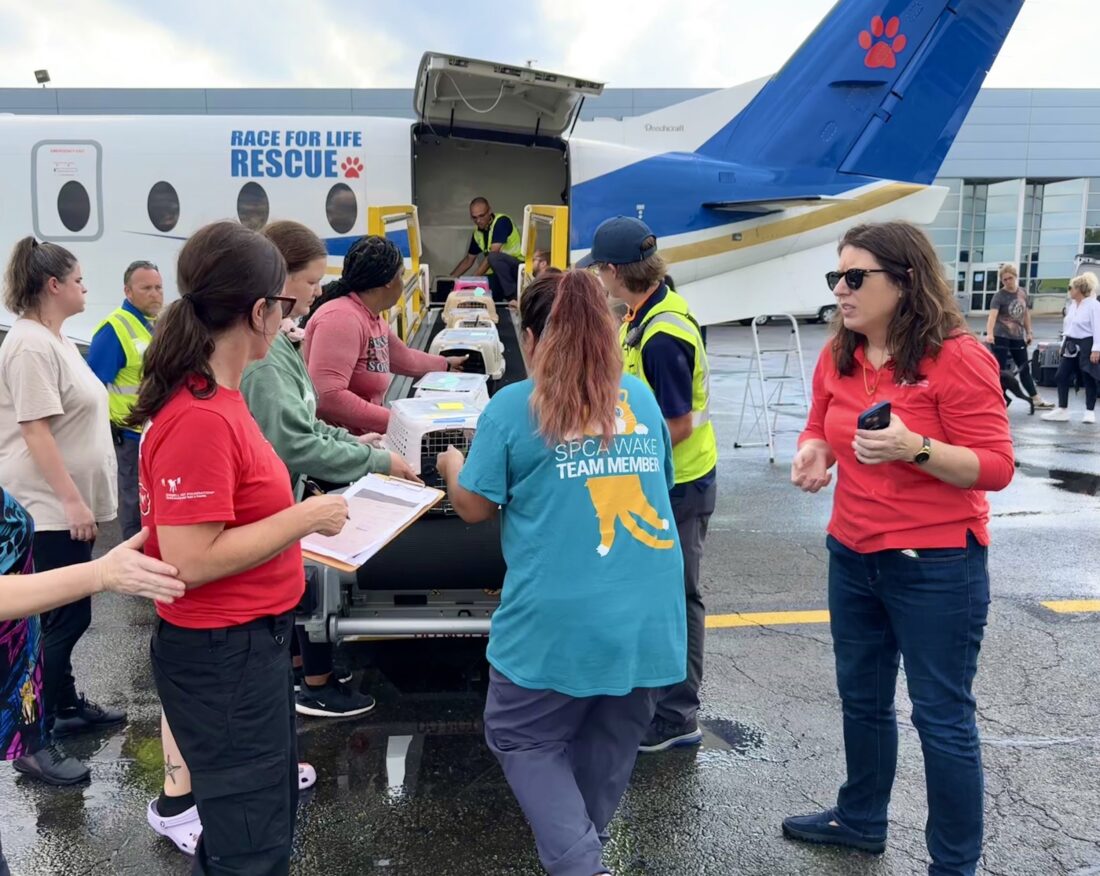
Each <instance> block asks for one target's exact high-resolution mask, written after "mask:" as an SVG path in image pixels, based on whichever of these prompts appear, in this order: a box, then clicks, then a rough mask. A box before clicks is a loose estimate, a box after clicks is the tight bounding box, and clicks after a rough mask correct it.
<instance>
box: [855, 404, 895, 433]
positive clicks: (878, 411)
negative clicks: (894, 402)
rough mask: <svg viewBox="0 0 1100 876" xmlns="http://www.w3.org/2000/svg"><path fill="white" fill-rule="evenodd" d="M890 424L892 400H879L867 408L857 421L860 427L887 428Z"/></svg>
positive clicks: (871, 428)
mask: <svg viewBox="0 0 1100 876" xmlns="http://www.w3.org/2000/svg"><path fill="white" fill-rule="evenodd" d="M889 425H890V402H888V401H884V402H879V403H878V404H877V405H875V406H874V407H870V408H867V410H865V411H864V412H863V413H862V414H860V415H859V419H858V420H857V421H856V426H857V428H860V429H869V430H875V429H885V428H886V427H887V426H889Z"/></svg>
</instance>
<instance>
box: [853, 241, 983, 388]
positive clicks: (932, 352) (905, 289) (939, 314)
mask: <svg viewBox="0 0 1100 876" xmlns="http://www.w3.org/2000/svg"><path fill="white" fill-rule="evenodd" d="M846 246H854V247H856V248H858V249H863V250H866V251H867V252H869V253H870V254H871V255H872V256H874V257H875V261H877V262H878V263H879V266H880V267H882V268H884V269H885V270H886V271H887V272H888V276H889V277H890V278H891V279H892V280H893V281H894V283H895V284H896V285H897V286H898V288H899V289H900V290H901V300H900V301H899V302H898V308H897V310H895V311H894V315H893V317H892V318H891V320H890V326H889V329H888V331H887V336H886V347H887V349H888V350H889V351H890V356H891V358H892V359H893V361H894V382H895V383H899V384H901V383H916V382H917V381H919V380H922V379H923V375H922V374H921V373H920V361H921V359H923V358H924V357H925V356H938V355H939V353H940V350H942V349H943V344H944V341H946V340H947V339H948V338H951V337H955V336H957V335H960V334H964V333H968V332H969V331H970V329H969V328H968V326H967V324H966V320H964V319H963V316H962V314H961V313H960V312H959V306H958V304H956V302H955V296H954V295H953V294H952V292H951V286H950V285H949V284H948V282H947V278H946V277H945V276H944V273H943V268H942V267H941V265H940V260H939V257H938V256H937V255H936V249H935V247H934V246H933V245H932V241H931V240H929V239H928V236H927V235H926V234H925V233H924V232H923V231H921V230H920V229H919V228H917V226H915V225H912V224H910V223H909V222H877V223H872V224H867V225H856V226H855V227H853V228H850V229H848V232H847V233H846V234H845V235H844V238H843V240H841V241H840V245H839V246H838V247H837V252H838V253H839V252H841V251H843V249H844V247H846ZM866 341H867V338H866V337H864V336H863V335H862V334H860V333H859V332H854V331H850V330H849V329H846V328H845V327H844V323H843V322H842V321H840V320H839V318H838V321H837V330H836V337H835V338H834V339H833V361H834V362H835V363H836V368H837V371H839V372H840V373H841V374H842V375H845V376H847V375H849V374H851V373H852V372H853V371H854V370H855V364H856V363H855V352H856V350H857V349H858V348H859V347H862V346H863V345H864V344H865V343H866Z"/></svg>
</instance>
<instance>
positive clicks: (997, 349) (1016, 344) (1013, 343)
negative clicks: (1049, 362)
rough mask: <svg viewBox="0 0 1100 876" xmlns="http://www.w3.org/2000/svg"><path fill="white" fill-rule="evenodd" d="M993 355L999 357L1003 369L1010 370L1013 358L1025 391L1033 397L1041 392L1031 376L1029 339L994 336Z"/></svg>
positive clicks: (998, 361)
mask: <svg viewBox="0 0 1100 876" xmlns="http://www.w3.org/2000/svg"><path fill="white" fill-rule="evenodd" d="M993 355H994V356H996V357H997V363H998V364H999V365H1000V366H1001V370H1002V371H1007V370H1008V362H1009V360H1010V359H1011V360H1012V361H1013V362H1015V363H1016V369H1017V370H1018V371H1019V372H1020V383H1022V384H1023V386H1024V392H1026V393H1027V394H1028V395H1030V396H1031V397H1032V398H1034V397H1035V396H1037V395H1038V394H1039V390H1037V389H1036V388H1035V381H1034V380H1032V378H1031V363H1030V362H1029V361H1028V358H1027V341H1023V340H1020V339H1019V338H998V337H994V338H993Z"/></svg>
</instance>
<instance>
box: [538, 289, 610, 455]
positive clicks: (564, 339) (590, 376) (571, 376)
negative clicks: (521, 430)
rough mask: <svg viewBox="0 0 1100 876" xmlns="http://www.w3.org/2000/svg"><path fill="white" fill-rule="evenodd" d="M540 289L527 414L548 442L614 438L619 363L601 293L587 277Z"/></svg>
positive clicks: (603, 296) (607, 308) (604, 295)
mask: <svg viewBox="0 0 1100 876" xmlns="http://www.w3.org/2000/svg"><path fill="white" fill-rule="evenodd" d="M554 279H555V280H557V281H558V282H556V283H548V284H546V291H548V292H550V293H551V294H552V295H553V304H552V305H551V308H550V314H549V318H548V319H547V320H546V324H545V326H544V327H543V328H542V331H539V332H536V338H537V341H538V352H537V354H536V356H535V369H534V375H533V376H534V379H535V389H534V392H532V393H531V409H532V410H533V411H534V412H535V416H536V418H537V419H538V423H539V432H540V433H542V435H543V437H544V438H546V439H547V440H548V441H564V440H567V439H570V438H577V437H580V436H581V435H586V434H588V435H602V436H603V437H604V439H605V440H607V441H610V440H611V437H612V436H613V435H614V434H615V405H616V403H617V401H618V398H619V384H620V383H621V381H622V373H623V360H622V353H621V352H620V351H619V342H618V335H617V332H616V328H615V321H614V319H613V318H612V316H611V310H610V308H609V307H608V306H607V293H606V292H604V290H603V288H602V287H601V286H600V283H599V281H598V280H596V278H595V277H593V276H592V274H591V273H589V272H588V271H581V270H572V271H568V272H567V273H565V274H563V275H562V276H561V277H555V278H554Z"/></svg>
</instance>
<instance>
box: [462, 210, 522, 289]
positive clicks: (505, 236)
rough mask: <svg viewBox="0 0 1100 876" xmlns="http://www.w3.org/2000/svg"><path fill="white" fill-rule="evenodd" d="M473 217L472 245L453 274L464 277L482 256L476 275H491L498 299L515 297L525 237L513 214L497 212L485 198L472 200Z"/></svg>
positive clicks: (491, 286)
mask: <svg viewBox="0 0 1100 876" xmlns="http://www.w3.org/2000/svg"><path fill="white" fill-rule="evenodd" d="M470 218H471V219H472V220H473V222H474V233H473V234H472V235H470V246H469V247H468V249H467V250H466V255H465V256H464V257H463V259H462V261H460V262H459V263H458V265H457V266H456V267H455V269H454V270H453V271H451V276H452V277H461V276H463V275H466V274H467V272H468V271H469V270H470V268H472V267H473V266H474V264H475V263H477V262H478V261H479V260H480V264H478V266H477V269H476V270H475V271H474V272H473V276H477V277H486V276H487V277H488V279H489V288H491V289H492V290H493V299H494V300H496V301H515V300H516V294H517V292H516V290H517V286H518V283H519V266H520V261H521V260H522V259H523V237H522V234H521V233H520V229H519V228H517V227H516V224H515V223H514V222H513V221H512V220H511V218H510V217H508V216H505V215H504V214H503V213H494V212H493V208H492V207H490V206H489V202H488V201H487V200H485V198H474V199H473V200H472V201H470Z"/></svg>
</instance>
